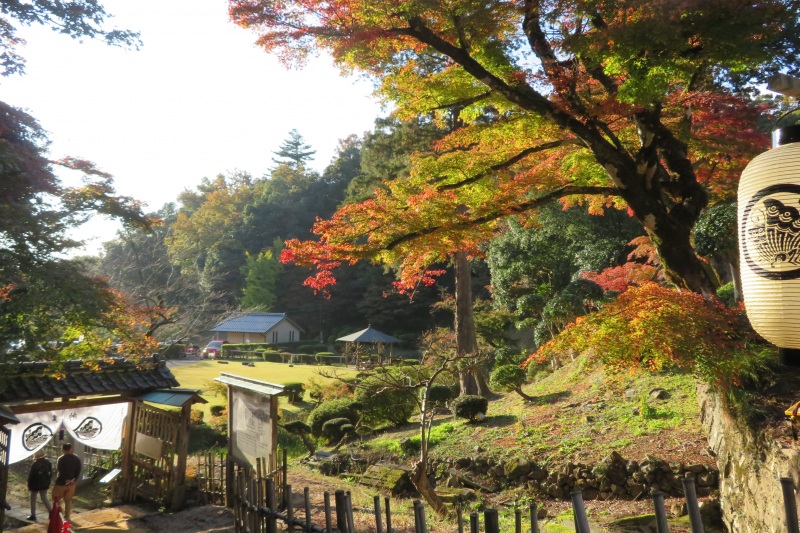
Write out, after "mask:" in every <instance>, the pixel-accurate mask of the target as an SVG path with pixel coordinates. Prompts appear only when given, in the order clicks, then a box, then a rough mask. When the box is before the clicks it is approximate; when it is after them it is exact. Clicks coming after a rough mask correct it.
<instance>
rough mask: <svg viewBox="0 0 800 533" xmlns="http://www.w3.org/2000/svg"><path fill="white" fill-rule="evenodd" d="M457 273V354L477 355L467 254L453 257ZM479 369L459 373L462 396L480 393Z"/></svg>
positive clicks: (465, 369) (472, 368) (457, 254)
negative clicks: (477, 373)
mask: <svg viewBox="0 0 800 533" xmlns="http://www.w3.org/2000/svg"><path fill="white" fill-rule="evenodd" d="M453 259H454V262H455V267H456V268H455V273H456V319H455V328H456V353H458V355H459V356H469V355H477V353H478V336H477V334H476V333H475V317H474V316H473V314H472V273H471V271H470V268H469V260H468V258H467V253H466V252H456V253H455V254H454V255H453ZM476 372H477V369H476V368H475V366H473V365H469V366H467V367H465V368H462V369H461V370H460V371H459V373H458V378H459V385H460V389H461V394H462V395H463V394H477V393H479V392H480V389H479V384H478V383H479V382H478V378H477V377H476Z"/></svg>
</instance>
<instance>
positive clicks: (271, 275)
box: [242, 249, 283, 311]
mask: <svg viewBox="0 0 800 533" xmlns="http://www.w3.org/2000/svg"><path fill="white" fill-rule="evenodd" d="M245 257H246V259H245V265H244V267H242V268H243V270H244V272H245V276H244V290H243V294H242V307H243V308H245V309H259V310H261V311H271V310H273V309H274V306H275V302H276V301H277V299H278V294H277V292H278V291H277V288H278V279H279V277H280V273H281V270H282V269H283V265H282V264H281V262H280V261H278V259H277V258H276V257H275V253H274V252H273V250H271V249H270V250H265V251H263V252H261V253H260V254H258V255H257V256H255V257H254V256H252V255H250V254H248V253H245Z"/></svg>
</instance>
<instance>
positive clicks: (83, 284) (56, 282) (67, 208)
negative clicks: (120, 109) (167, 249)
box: [0, 103, 150, 357]
mask: <svg viewBox="0 0 800 533" xmlns="http://www.w3.org/2000/svg"><path fill="white" fill-rule="evenodd" d="M47 144H48V139H47V136H46V134H45V132H44V131H43V130H42V129H41V127H40V126H39V124H38V123H37V122H36V121H35V120H34V119H33V118H32V117H31V116H29V115H27V114H25V113H24V112H22V111H19V110H17V109H14V108H12V107H10V106H7V105H5V104H3V103H0V183H2V187H0V205H2V209H0V350H2V351H3V353H7V352H8V350H10V352H9V353H10V355H14V354H15V353H17V352H20V351H25V350H26V349H28V350H30V349H33V348H34V347H36V346H40V345H44V346H47V347H48V348H52V349H53V353H50V354H49V355H50V356H55V355H56V354H55V352H56V351H58V350H59V348H58V347H54V346H53V345H51V344H48V343H49V342H51V341H58V340H63V339H65V337H68V338H69V339H70V340H72V339H74V338H76V337H77V336H79V335H81V334H83V333H82V332H84V331H87V330H89V329H92V328H100V327H103V328H106V329H108V330H115V329H118V328H124V327H125V326H124V325H123V324H122V318H123V317H122V316H120V317H118V318H119V321H116V320H115V319H114V318H113V317H112V316H110V315H109V312H110V310H111V309H113V308H114V307H115V306H121V307H124V303H123V302H122V301H121V300H120V295H117V294H114V293H111V292H109V291H108V286H107V284H106V283H105V282H104V281H103V280H102V279H99V278H95V277H91V276H89V275H87V274H86V273H85V271H86V269H85V267H84V265H83V263H82V262H81V261H80V260H70V259H65V258H64V256H65V254H67V253H69V252H70V251H73V250H75V249H76V248H77V247H79V246H80V244H81V243H80V242H77V241H74V240H72V239H70V238H68V237H67V232H68V231H69V230H71V229H73V228H76V227H78V226H80V225H81V224H82V223H83V222H85V221H86V220H87V219H88V218H89V217H90V216H92V215H93V214H97V213H100V214H105V215H108V216H112V217H114V218H117V219H120V220H122V221H123V222H125V223H126V224H128V225H130V226H136V227H140V228H147V227H149V225H150V220H149V219H148V218H147V217H145V216H144V214H143V213H142V212H141V210H140V208H139V204H138V202H136V201H134V200H132V199H131V198H126V197H120V196H117V195H115V193H114V189H113V186H112V179H111V177H110V176H109V175H108V174H105V173H103V172H101V171H99V170H98V169H97V168H96V167H95V166H94V165H92V164H91V163H89V162H87V161H82V160H77V159H71V158H67V159H63V160H61V161H51V160H50V159H49V158H48V157H47V151H46V150H47ZM55 166H61V167H66V168H69V169H73V170H75V171H79V172H82V173H84V181H85V184H84V185H83V186H81V187H74V188H71V187H65V186H64V185H62V183H61V182H60V180H59V179H58V177H56V175H55V174H54V167H55ZM121 307H120V308H121ZM124 314H125V316H127V313H124ZM88 346H89V345H88V344H87V345H86V347H87V348H88ZM92 346H93V348H92V350H90V351H91V352H92V353H88V352H87V353H86V354H85V355H87V356H90V355H95V356H96V355H99V354H102V349H101V348H102V347H101V346H99V345H97V344H93V345H92ZM35 355H36V356H37V357H38V356H40V355H42V354H35Z"/></svg>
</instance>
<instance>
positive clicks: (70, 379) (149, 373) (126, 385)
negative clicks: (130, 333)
mask: <svg viewBox="0 0 800 533" xmlns="http://www.w3.org/2000/svg"><path fill="white" fill-rule="evenodd" d="M57 372H58V374H59V377H53V374H54V373H55V372H54V370H53V367H51V365H50V363H46V362H41V363H39V362H34V363H20V364H3V365H0V403H21V402H30V401H36V400H49V399H54V398H61V397H65V396H94V395H101V394H102V395H108V394H122V393H125V394H134V393H140V392H145V391H148V390H152V389H163V388H169V387H177V386H179V383H178V380H176V379H175V376H173V375H172V372H170V371H169V369H168V368H167V365H166V361H159V360H158V359H157V358H155V357H145V358H141V359H139V360H138V361H137V362H136V363H134V362H132V361H128V360H125V359H111V360H108V361H102V362H100V363H99V368H90V367H88V366H87V365H86V363H85V362H83V361H67V362H65V363H64V364H63V366H62V367H61V368H60V369H58V371H57Z"/></svg>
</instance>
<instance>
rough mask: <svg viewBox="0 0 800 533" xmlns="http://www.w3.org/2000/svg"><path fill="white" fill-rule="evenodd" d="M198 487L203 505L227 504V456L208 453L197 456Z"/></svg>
mask: <svg viewBox="0 0 800 533" xmlns="http://www.w3.org/2000/svg"><path fill="white" fill-rule="evenodd" d="M197 489H198V492H199V493H200V503H202V504H203V505H208V504H216V505H225V456H224V455H218V454H215V453H206V454H205V455H200V456H198V457H197Z"/></svg>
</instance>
